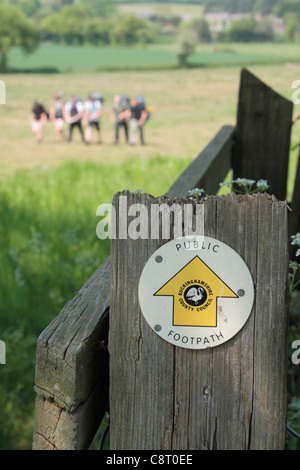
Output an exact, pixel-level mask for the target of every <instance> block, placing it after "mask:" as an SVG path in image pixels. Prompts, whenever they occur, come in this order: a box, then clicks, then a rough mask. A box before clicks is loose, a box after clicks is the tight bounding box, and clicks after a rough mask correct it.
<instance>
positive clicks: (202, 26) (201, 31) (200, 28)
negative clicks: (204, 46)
mask: <svg viewBox="0 0 300 470" xmlns="http://www.w3.org/2000/svg"><path fill="white" fill-rule="evenodd" d="M191 27H192V29H193V30H194V31H195V33H196V35H197V38H198V41H199V42H210V41H211V34H210V30H209V24H208V22H207V21H206V20H205V19H204V18H199V19H195V20H193V21H192V23H191Z"/></svg>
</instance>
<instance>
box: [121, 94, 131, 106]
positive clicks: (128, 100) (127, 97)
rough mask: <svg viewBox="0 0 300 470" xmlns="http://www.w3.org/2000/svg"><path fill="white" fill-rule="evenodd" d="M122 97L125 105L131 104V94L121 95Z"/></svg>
mask: <svg viewBox="0 0 300 470" xmlns="http://www.w3.org/2000/svg"><path fill="white" fill-rule="evenodd" d="M120 98H121V103H122V104H123V105H125V106H129V105H130V99H129V96H128V95H120Z"/></svg>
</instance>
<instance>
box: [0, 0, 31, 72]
mask: <svg viewBox="0 0 300 470" xmlns="http://www.w3.org/2000/svg"><path fill="white" fill-rule="evenodd" d="M38 44H39V33H38V30H37V28H36V27H35V26H34V24H33V23H32V22H31V21H29V20H28V19H27V18H26V16H25V14H24V13H22V12H21V11H19V10H18V8H17V7H15V6H12V5H4V4H0V72H5V71H6V70H7V54H8V51H9V50H10V49H11V48H12V47H14V46H18V47H21V48H22V49H23V50H24V51H25V52H27V53H30V52H32V51H33V50H34V49H35V48H36V47H37V46H38Z"/></svg>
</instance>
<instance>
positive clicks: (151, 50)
mask: <svg viewBox="0 0 300 470" xmlns="http://www.w3.org/2000/svg"><path fill="white" fill-rule="evenodd" d="M287 62H291V63H298V64H299V62H300V56H299V45H298V44H281V43H280V44H274V43H272V44H269V43H266V44H253V43H251V44H242V43H239V44H235V43H234V44H226V43H221V44H216V43H213V44H202V45H199V46H198V47H197V50H196V52H195V53H194V54H193V55H191V57H190V58H189V63H190V65H191V66H194V67H195V66H199V67H211V66H221V65H223V66H227V65H235V66H236V65H240V66H244V65H250V64H253V65H255V64H282V63H287ZM9 65H10V68H12V69H14V70H16V71H17V70H26V69H29V70H34V69H36V70H43V69H44V70H46V71H47V70H49V69H52V70H53V71H58V72H68V71H69V72H70V71H83V70H98V71H101V70H102V71H104V70H119V69H133V68H144V69H147V68H148V69H153V68H176V53H175V44H173V45H149V46H144V47H136V48H132V47H131V48H130V47H110V46H105V47H96V46H88V45H87V46H85V47H82V46H68V45H58V44H51V43H44V44H42V45H41V46H40V47H39V48H38V49H37V50H36V51H35V52H34V53H33V54H31V55H26V54H25V53H24V52H22V51H21V50H20V49H18V48H14V49H12V50H11V51H10V53H9Z"/></svg>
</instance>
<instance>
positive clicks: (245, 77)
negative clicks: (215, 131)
mask: <svg viewBox="0 0 300 470" xmlns="http://www.w3.org/2000/svg"><path fill="white" fill-rule="evenodd" d="M292 116H293V103H292V102H291V101H288V100H287V99H285V98H283V97H282V96H280V95H279V94H278V93H276V92H275V91H274V90H272V89H271V88H270V87H269V86H267V85H266V84H265V83H263V82H262V81H261V80H260V79H259V78H257V77H255V76H254V75H253V74H252V73H250V72H249V71H248V70H246V69H243V70H242V72H241V80H240V90H239V101H238V110H237V123H236V132H235V144H234V147H233V169H234V178H238V177H239V178H249V179H254V180H259V179H266V180H268V183H269V185H270V193H271V194H275V196H276V197H278V198H279V199H281V200H285V199H286V187H287V175H288V164H289V154H290V134H291V126H292Z"/></svg>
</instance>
